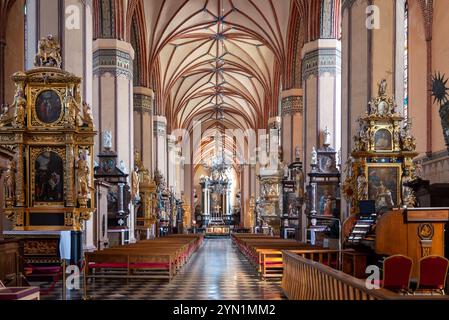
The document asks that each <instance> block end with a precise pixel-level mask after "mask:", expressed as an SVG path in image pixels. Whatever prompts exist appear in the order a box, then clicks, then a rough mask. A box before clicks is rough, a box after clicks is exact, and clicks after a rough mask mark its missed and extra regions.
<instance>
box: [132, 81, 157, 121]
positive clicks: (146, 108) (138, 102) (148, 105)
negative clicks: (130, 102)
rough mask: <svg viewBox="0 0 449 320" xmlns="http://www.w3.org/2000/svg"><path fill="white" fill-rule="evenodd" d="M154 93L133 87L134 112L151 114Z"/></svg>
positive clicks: (143, 88)
mask: <svg viewBox="0 0 449 320" xmlns="http://www.w3.org/2000/svg"><path fill="white" fill-rule="evenodd" d="M153 102H154V92H153V90H152V89H150V88H145V87H134V111H136V112H140V113H145V112H148V113H150V114H152V113H153Z"/></svg>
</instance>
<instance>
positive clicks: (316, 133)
mask: <svg viewBox="0 0 449 320" xmlns="http://www.w3.org/2000/svg"><path fill="white" fill-rule="evenodd" d="M302 54H303V63H302V66H303V70H302V76H303V90H304V105H305V107H304V118H305V123H306V124H307V126H305V128H304V135H305V139H304V148H303V150H304V152H305V155H304V167H305V168H308V167H309V165H310V160H311V153H312V149H313V147H315V148H319V147H320V146H321V145H322V143H323V141H322V132H323V131H324V130H325V129H326V127H327V128H328V130H329V131H330V132H332V133H333V141H332V144H331V147H333V148H335V149H337V150H338V149H339V148H340V145H341V143H340V140H341V98H340V95H341V90H340V88H341V45H340V41H338V40H336V39H318V40H315V41H312V42H308V43H306V44H305V45H304V47H303V50H302Z"/></svg>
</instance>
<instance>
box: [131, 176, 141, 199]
mask: <svg viewBox="0 0 449 320" xmlns="http://www.w3.org/2000/svg"><path fill="white" fill-rule="evenodd" d="M139 184H140V178H139V174H138V173H137V170H133V172H132V175H131V197H132V199H133V200H138V199H139V198H140V197H139Z"/></svg>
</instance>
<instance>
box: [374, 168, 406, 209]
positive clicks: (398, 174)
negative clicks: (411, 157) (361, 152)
mask: <svg viewBox="0 0 449 320" xmlns="http://www.w3.org/2000/svg"><path fill="white" fill-rule="evenodd" d="M375 169H380V170H385V169H394V170H395V171H396V177H393V180H394V181H393V182H394V184H395V187H394V188H391V181H390V182H389V183H386V187H387V188H388V187H389V189H394V191H395V197H392V198H393V200H396V201H393V202H394V203H393V206H394V207H399V206H401V204H402V195H401V193H402V188H401V181H402V163H367V164H366V167H365V176H366V181H367V184H368V199H371V200H376V201H377V199H372V197H371V196H370V195H372V185H373V183H374V182H372V180H371V181H370V173H372V172H373V170H375ZM383 175H386V174H385V173H384V174H383ZM382 182H383V181H382ZM390 191H391V192H393V190H390ZM394 198H396V199H394Z"/></svg>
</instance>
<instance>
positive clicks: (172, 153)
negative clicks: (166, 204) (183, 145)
mask: <svg viewBox="0 0 449 320" xmlns="http://www.w3.org/2000/svg"><path fill="white" fill-rule="evenodd" d="M176 161H177V154H176V137H175V136H173V135H167V184H168V186H169V187H171V188H173V189H174V188H175V180H176V163H177V162H176Z"/></svg>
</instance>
